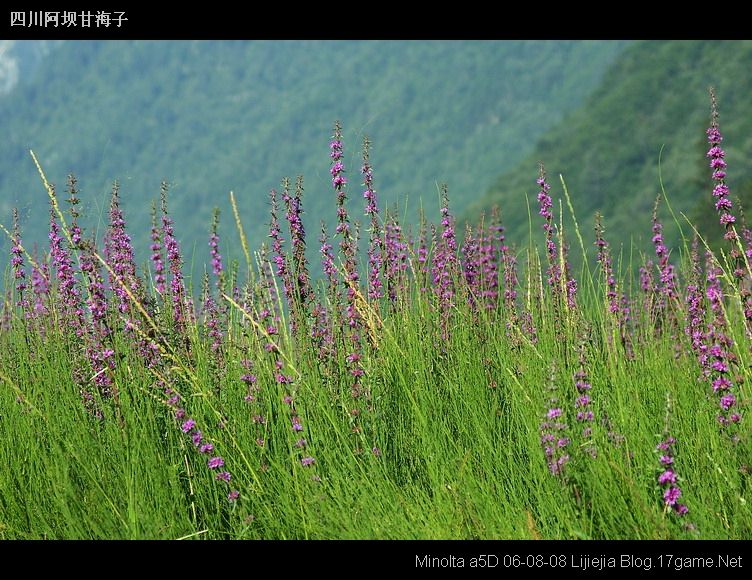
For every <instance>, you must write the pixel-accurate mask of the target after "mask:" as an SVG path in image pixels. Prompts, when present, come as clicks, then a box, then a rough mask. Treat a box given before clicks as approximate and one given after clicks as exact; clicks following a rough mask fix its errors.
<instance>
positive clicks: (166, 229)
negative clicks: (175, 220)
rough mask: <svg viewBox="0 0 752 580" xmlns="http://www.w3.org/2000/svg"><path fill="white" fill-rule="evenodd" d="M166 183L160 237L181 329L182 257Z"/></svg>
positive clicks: (183, 299)
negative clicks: (168, 208)
mask: <svg viewBox="0 0 752 580" xmlns="http://www.w3.org/2000/svg"><path fill="white" fill-rule="evenodd" d="M167 189H168V188H167V183H165V182H163V183H162V189H161V192H160V193H161V201H162V239H163V240H164V246H165V249H166V251H167V262H168V264H169V265H170V300H171V301H172V311H173V317H174V319H175V325H176V326H177V328H178V329H181V328H182V327H183V326H184V325H185V323H186V322H188V319H187V316H188V308H187V298H186V293H185V284H184V283H183V269H182V267H183V258H182V256H181V254H180V243H179V242H178V240H177V238H176V237H175V230H174V227H173V224H172V218H171V217H170V215H169V213H168V212H167Z"/></svg>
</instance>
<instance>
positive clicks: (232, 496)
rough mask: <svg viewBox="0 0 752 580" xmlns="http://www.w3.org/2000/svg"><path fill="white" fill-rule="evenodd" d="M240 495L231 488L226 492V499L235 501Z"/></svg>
mask: <svg viewBox="0 0 752 580" xmlns="http://www.w3.org/2000/svg"><path fill="white" fill-rule="evenodd" d="M239 497H240V492H239V491H238V490H236V489H233V490H232V491H231V492H230V493H228V494H227V499H229V500H230V501H235V500H237V499H238V498H239Z"/></svg>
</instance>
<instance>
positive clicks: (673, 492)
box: [663, 486, 681, 506]
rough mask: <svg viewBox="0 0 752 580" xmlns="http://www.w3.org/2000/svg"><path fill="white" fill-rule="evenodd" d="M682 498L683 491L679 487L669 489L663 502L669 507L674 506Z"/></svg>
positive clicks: (664, 495)
mask: <svg viewBox="0 0 752 580" xmlns="http://www.w3.org/2000/svg"><path fill="white" fill-rule="evenodd" d="M679 497H681V490H680V489H679V488H678V487H673V486H672V487H669V488H668V489H667V490H666V492H665V493H664V494H663V501H664V502H665V503H666V505H668V506H672V505H674V504H675V503H676V502H677V500H678V499H679Z"/></svg>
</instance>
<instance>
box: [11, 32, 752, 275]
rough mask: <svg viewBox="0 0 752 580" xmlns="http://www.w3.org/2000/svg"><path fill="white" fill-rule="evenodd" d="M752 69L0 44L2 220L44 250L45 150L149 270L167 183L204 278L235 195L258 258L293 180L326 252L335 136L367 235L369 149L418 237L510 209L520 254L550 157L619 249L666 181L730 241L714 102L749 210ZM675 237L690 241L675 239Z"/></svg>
mask: <svg viewBox="0 0 752 580" xmlns="http://www.w3.org/2000/svg"><path fill="white" fill-rule="evenodd" d="M750 64H752V43H751V42H747V41H728V42H721V41H665V42H657V41H634V42H628V41H242V42H241V41H193V42H191V41H133V42H126V41H101V42H96V41H65V42H51V41H0V118H1V119H2V123H3V128H4V131H3V139H2V140H0V222H2V223H4V224H6V225H9V222H10V214H11V209H12V208H13V207H16V206H17V207H19V209H20V211H21V216H22V226H23V230H24V239H25V240H26V243H27V245H29V246H30V245H31V243H32V242H34V241H36V242H43V241H44V240H45V239H46V227H47V221H48V215H47V211H46V194H45V192H44V189H43V187H42V185H41V182H40V180H39V176H38V174H37V171H36V169H35V167H34V165H33V163H32V161H31V158H30V156H29V153H28V150H29V149H33V150H34V151H35V153H36V154H37V156H38V157H39V159H40V161H41V163H42V165H43V167H44V168H45V171H46V173H47V176H48V178H49V179H50V181H52V182H53V183H55V184H56V186H57V189H58V191H59V192H60V193H61V194H63V191H64V186H65V180H66V175H67V174H68V173H71V172H72V173H75V174H76V176H77V177H78V178H79V185H80V189H81V195H80V197H82V199H83V201H84V205H85V207H86V211H87V215H88V221H87V225H88V226H89V227H90V228H98V229H99V231H100V232H102V231H103V230H102V228H103V227H104V226H105V225H106V221H107V206H108V201H109V192H110V189H111V185H112V182H113V181H114V180H118V181H119V182H120V184H121V194H122V198H123V205H124V207H125V210H126V217H127V219H128V222H129V225H130V227H131V228H132V229H131V234H132V236H133V238H134V243H135V245H136V247H137V250H138V252H139V256H140V258H141V259H142V260H144V259H145V258H146V255H147V251H146V250H147V248H148V243H149V242H148V228H149V207H150V203H151V200H153V199H155V198H156V197H157V196H158V193H159V186H160V182H161V181H162V180H166V181H168V182H170V183H171V184H172V187H171V193H170V207H171V213H172V214H173V217H174V219H175V223H176V232H177V234H178V236H179V237H180V239H181V241H182V243H183V247H184V249H185V251H186V255H187V261H188V262H191V261H193V260H194V259H195V262H196V263H197V264H202V263H204V262H205V260H206V256H207V255H208V248H207V244H206V238H207V230H208V226H209V221H210V217H211V209H212V207H214V206H219V207H220V208H221V210H222V213H223V226H222V233H223V234H224V239H226V240H227V242H226V244H225V245H226V247H227V248H228V250H227V252H229V253H232V254H233V255H234V256H236V257H238V256H239V252H238V251H233V250H232V248H234V247H236V246H237V244H236V243H235V240H236V237H235V232H234V225H233V222H232V219H231V214H230V211H229V203H228V192H229V191H230V190H232V191H234V192H235V194H236V196H237V199H238V203H239V205H240V209H241V212H242V218H243V221H244V225H245V228H246V230H247V232H248V233H249V236H250V238H251V242H252V244H253V245H254V246H257V245H258V244H260V243H261V242H262V241H263V240H264V239H265V235H266V230H267V226H266V224H267V223H268V192H269V190H270V189H271V188H275V187H276V188H279V185H280V181H281V179H282V178H283V177H285V176H289V177H291V178H292V179H294V178H295V176H296V175H298V174H303V175H304V178H305V190H306V193H305V198H304V207H305V211H306V213H305V216H304V219H305V225H306V228H307V230H308V232H309V233H310V234H311V235H313V236H316V237H318V234H317V232H318V230H319V221H320V220H322V219H323V220H326V221H327V222H328V224H329V225H330V226H331V225H332V224H333V222H334V220H335V211H334V194H333V192H332V188H331V180H330V176H329V173H328V169H329V162H330V159H329V150H328V142H329V138H330V136H331V133H332V125H333V122H334V120H335V119H340V120H341V121H342V124H343V126H344V130H345V139H344V141H345V162H346V167H347V169H348V177H349V181H350V192H349V196H350V209H351V212H352V213H351V215H352V216H353V217H354V218H355V219H361V221H363V217H362V213H363V200H362V196H361V190H362V188H361V187H360V176H359V174H358V171H359V168H360V150H361V144H362V139H363V137H364V136H365V135H368V136H369V137H370V139H371V141H372V142H373V147H372V153H371V160H372V164H373V167H374V173H375V183H376V189H377V191H378V194H379V198H380V202H381V206H382V208H383V207H385V206H387V205H391V204H394V203H397V202H399V204H400V205H399V211H400V214H401V215H404V218H405V221H407V222H408V223H409V222H412V223H414V222H416V221H417V216H418V212H417V211H416V210H417V209H418V208H419V207H420V205H421V204H422V205H423V206H424V207H425V210H426V213H427V215H428V217H429V219H433V220H436V219H437V215H438V184H440V183H444V182H446V183H447V184H448V186H449V193H450V199H451V205H452V208H453V211H454V212H455V213H456V214H457V215H458V216H460V217H461V218H462V219H467V220H469V221H471V222H474V221H476V220H477V219H478V216H479V215H480V214H481V213H482V212H484V211H488V209H489V208H490V207H491V206H492V205H494V204H499V205H500V206H501V208H502V211H503V214H504V220H505V225H506V226H507V228H508V231H509V237H510V239H511V241H514V242H516V243H517V244H519V245H524V244H525V243H526V241H527V231H528V210H527V208H526V206H525V204H526V194H527V196H528V198H529V199H530V201H531V203H532V204H533V206H534V204H535V194H536V192H537V189H536V186H535V179H536V177H537V163H538V161H544V162H545V163H546V167H547V170H548V172H549V177H550V181H551V183H552V184H553V186H554V189H553V193H554V194H556V193H560V192H561V186H560V184H559V180H558V174H559V173H561V174H563V175H564V178H565V179H566V181H567V185H568V187H569V191H570V193H571V195H572V198H573V202H574V206H575V210H576V211H577V214H578V219H579V221H580V224H581V226H582V228H583V230H588V231H583V235H585V236H586V237H587V236H588V235H589V229H590V228H591V227H592V214H593V213H594V212H595V211H596V210H597V209H600V210H601V211H602V212H603V213H604V214H605V220H606V227H607V235H608V237H609V239H610V240H611V241H612V243H616V244H618V243H627V244H628V243H629V242H630V240H634V241H635V243H636V244H637V247H639V248H641V249H646V248H649V246H647V245H646V241H649V238H650V222H649V216H650V211H651V209H652V203H653V200H654V199H655V195H656V194H657V193H658V191H660V181H659V168H660V170H661V172H662V177H663V183H664V186H665V188H666V192H667V194H668V196H669V199H670V201H671V203H672V207H673V208H674V210H675V211H683V212H685V213H687V214H688V215H691V216H693V217H694V218H695V219H697V220H698V222H699V223H700V225H701V226H702V227H703V228H704V231H706V232H711V233H712V234H713V235H715V236H717V234H719V233H720V231H718V230H719V228H716V227H715V225H714V217H713V211H712V200H710V199H709V191H710V184H709V176H708V173H709V172H708V171H707V163H706V160H705V157H704V150H705V149H706V147H705V140H704V132H705V128H706V126H707V124H708V119H709V100H708V96H707V88H708V86H709V85H711V84H712V85H714V86H716V87H717V89H718V94H719V104H720V107H721V130H722V131H723V133H724V135H725V137H726V141H725V144H726V146H727V160H728V162H729V182H730V185H731V187H732V192H734V193H736V194H739V195H741V196H742V197H744V196H745V195H746V196H747V198H749V191H750V179H751V178H752V166H750V164H746V166H745V164H744V159H746V158H749V154H750V153H752V131H750V128H752V127H750V125H751V124H752V114H750V113H752V110H751V108H752V104H751V102H750V100H749V98H748V95H749V89H750V85H751V84H752V79H750V73H749V71H750ZM661 150H662V157H661V158H660V159H661V163H660V166H659V154H661ZM536 211H537V210H536V209H535V208H534V207H533V212H536ZM664 211H665V208H664V209H663V210H662V212H664ZM533 217H534V220H536V219H537V216H535V215H534V216H533ZM662 217H663V218H664V221H668V216H667V215H664V214H663V213H662ZM533 226H534V229H535V228H538V226H539V224H538V223H537V221H534V223H533ZM100 235H101V233H100ZM228 236H229V237H228ZM667 237H668V239H669V241H670V242H671V241H672V242H674V243H675V242H676V241H677V240H678V234H677V231H676V228H675V227H672V226H671V225H670V224H667ZM586 242H587V239H586ZM0 246H1V247H2V248H3V251H7V248H8V243H7V240H3V241H2V242H1V243H0ZM317 246H318V244H316V243H313V242H312V241H311V242H309V250H310V253H311V259H312V261H313V262H314V263H318V258H317V256H316V254H315V252H316V249H317ZM200 273H201V272H194V274H200Z"/></svg>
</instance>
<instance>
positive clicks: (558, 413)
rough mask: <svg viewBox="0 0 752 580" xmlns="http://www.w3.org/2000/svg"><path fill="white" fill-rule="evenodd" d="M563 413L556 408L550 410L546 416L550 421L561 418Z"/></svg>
mask: <svg viewBox="0 0 752 580" xmlns="http://www.w3.org/2000/svg"><path fill="white" fill-rule="evenodd" d="M561 413H562V412H561V409H559V408H558V407H557V408H555V409H549V411H548V413H547V414H546V416H547V417H548V418H549V419H556V418H557V417H561Z"/></svg>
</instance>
